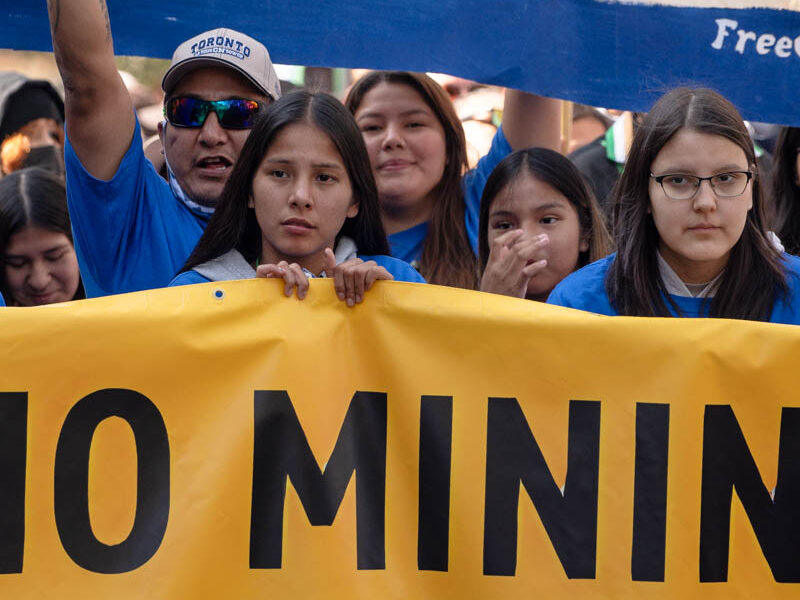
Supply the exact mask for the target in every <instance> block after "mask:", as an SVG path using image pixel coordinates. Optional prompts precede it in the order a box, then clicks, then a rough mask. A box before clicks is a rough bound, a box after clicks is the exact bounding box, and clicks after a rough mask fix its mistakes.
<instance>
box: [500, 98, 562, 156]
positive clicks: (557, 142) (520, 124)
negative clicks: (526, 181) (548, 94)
mask: <svg viewBox="0 0 800 600" xmlns="http://www.w3.org/2000/svg"><path fill="white" fill-rule="evenodd" d="M503 133H505V136H506V139H507V140H508V143H509V144H510V145H511V147H512V148H513V149H514V150H521V149H523V148H531V147H534V146H538V147H540V148H550V149H551V150H555V151H556V152H560V151H561V100H555V99H553V98H545V97H544V96H536V95H534V94H528V93H526V92H520V91H518V90H512V89H507V90H506V99H505V105H504V106H503Z"/></svg>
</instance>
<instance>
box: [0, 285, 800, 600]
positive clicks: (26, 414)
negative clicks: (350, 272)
mask: <svg viewBox="0 0 800 600" xmlns="http://www.w3.org/2000/svg"><path fill="white" fill-rule="evenodd" d="M0 347H2V348H3V351H2V352H3V355H2V365H3V368H2V371H1V372H2V375H1V376H0V597H3V598H15V599H17V600H26V599H34V598H35V599H37V600H38V599H40V598H52V597H63V598H85V599H88V600H91V599H101V598H115V599H118V600H127V599H134V598H136V599H139V598H154V599H155V598H158V599H162V598H163V599H167V598H209V599H211V598H223V597H224V598H243V599H246V598H289V599H291V598H328V599H331V600H336V599H340V598H341V599H350V598H387V599H397V600H400V599H406V598H419V599H428V598H429V599H437V600H440V599H451V600H456V599H462V598H522V597H540V598H559V597H563V598H570V597H580V598H584V599H589V600H591V599H601V598H655V599H666V598H686V599H690V600H691V599H698V600H699V599H703V600H714V599H723V598H724V599H729V598H770V599H774V600H780V599H789V598H797V596H798V593H799V592H800V460H799V459H798V457H800V400H799V399H798V393H797V381H796V379H797V377H796V373H797V364H798V362H799V361H800V329H798V328H795V327H790V326H782V325H770V324H762V323H751V322H733V321H725V320H694V319H692V320H678V319H644V318H609V317H598V316H594V315H590V314H586V313H578V312H574V311H571V310H568V309H563V308H557V307H550V306H546V305H541V304H538V303H536V302H529V301H522V300H516V299H510V298H505V297H501V296H493V295H488V294H480V293H476V292H466V291H461V290H453V289H448V288H440V287H435V286H421V285H414V284H401V283H391V282H379V283H377V284H376V286H375V289H373V290H372V291H370V292H369V294H368V295H367V298H366V300H365V302H364V303H363V304H362V305H359V306H357V307H355V308H353V309H348V308H347V307H346V306H345V305H344V304H343V303H342V302H340V301H338V300H337V299H336V298H335V295H334V293H333V288H332V285H331V282H330V281H313V282H312V285H311V290H310V293H309V296H308V298H307V299H305V300H304V301H298V300H297V299H296V298H292V299H287V298H285V297H283V296H282V287H281V284H279V283H278V282H274V281H264V280H259V281H239V282H227V283H222V284H207V285H201V286H190V287H184V288H174V289H164V290H156V291H151V292H143V293H138V294H131V295H126V296H115V297H109V298H101V299H95V300H87V301H81V302H79V303H71V304H62V305H52V306H48V307H41V308H32V309H25V308H7V309H3V310H2V311H0Z"/></svg>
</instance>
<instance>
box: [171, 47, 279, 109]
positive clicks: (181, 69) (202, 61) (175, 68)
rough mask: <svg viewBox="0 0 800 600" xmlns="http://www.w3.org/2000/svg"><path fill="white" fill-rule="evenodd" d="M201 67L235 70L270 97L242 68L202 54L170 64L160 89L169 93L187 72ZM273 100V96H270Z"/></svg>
mask: <svg viewBox="0 0 800 600" xmlns="http://www.w3.org/2000/svg"><path fill="white" fill-rule="evenodd" d="M203 67H223V68H226V69H230V70H231V71H236V72H237V73H239V74H240V75H241V76H242V77H244V78H245V79H246V80H247V81H248V82H249V83H250V85H252V86H253V87H254V88H255V89H257V90H258V91H259V92H261V93H262V94H264V95H265V96H268V97H270V98H272V94H270V93H269V92H268V91H267V90H265V89H264V88H263V87H262V86H261V84H259V83H258V82H257V81H256V80H255V79H253V78H252V77H250V75H248V74H247V72H245V71H244V69H240V68H239V67H237V66H236V65H234V64H232V63H230V62H228V61H227V60H222V59H220V58H215V57H213V56H203V57H194V56H193V57H191V58H187V59H186V60H182V61H181V62H179V63H177V64H175V65H172V66H171V67H170V68H169V70H168V71H167V72H166V73H165V74H164V79H162V80H161V89H162V90H164V92H165V93H167V94H169V93H170V92H171V91H172V90H173V88H174V87H175V86H176V85H178V82H179V81H180V80H181V79H182V78H183V77H185V76H186V75H187V74H189V73H191V72H192V71H194V70H195V69H201V68H203ZM272 100H275V98H272Z"/></svg>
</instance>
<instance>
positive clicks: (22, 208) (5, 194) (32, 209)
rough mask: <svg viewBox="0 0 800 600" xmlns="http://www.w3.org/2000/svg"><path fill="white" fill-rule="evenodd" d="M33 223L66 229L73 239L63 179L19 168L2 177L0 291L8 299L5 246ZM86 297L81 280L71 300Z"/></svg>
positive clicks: (70, 240) (60, 229) (0, 184)
mask: <svg viewBox="0 0 800 600" xmlns="http://www.w3.org/2000/svg"><path fill="white" fill-rule="evenodd" d="M31 226H33V227H40V228H42V229H46V230H48V231H54V232H55V233H63V234H64V235H65V236H66V237H67V239H68V240H69V242H70V244H72V243H73V242H72V227H71V225H70V221H69V212H68V211H67V191H66V189H65V187H64V182H63V180H61V178H59V177H58V176H56V175H55V174H53V173H51V172H50V171H46V170H45V169H42V168H39V167H30V168H27V169H20V170H19V171H14V172H13V173H10V174H8V175H6V176H5V177H3V178H0V293H2V294H3V296H5V298H6V299H7V300H8V299H10V298H11V296H12V294H11V290H10V289H9V288H8V281H6V268H5V258H4V257H5V250H6V248H7V247H8V244H9V242H10V241H11V237H12V236H13V235H15V234H16V233H18V232H20V231H22V230H23V229H25V228H26V227H31ZM85 297H86V294H85V293H84V291H83V283H80V284H78V290H77V291H76V292H75V296H74V297H73V298H71V300H79V299H82V298H85Z"/></svg>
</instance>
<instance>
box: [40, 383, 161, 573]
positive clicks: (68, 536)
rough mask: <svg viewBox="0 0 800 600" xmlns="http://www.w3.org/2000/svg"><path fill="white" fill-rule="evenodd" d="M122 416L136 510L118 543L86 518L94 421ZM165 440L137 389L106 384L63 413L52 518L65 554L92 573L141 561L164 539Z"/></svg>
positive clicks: (126, 567) (158, 418) (124, 568)
mask: <svg viewBox="0 0 800 600" xmlns="http://www.w3.org/2000/svg"><path fill="white" fill-rule="evenodd" d="M109 417H120V418H122V419H125V421H127V422H128V425H130V427H131V429H132V430H133V435H134V438H135V440H136V454H137V486H136V515H135V517H134V521H133V527H132V528H131V532H130V534H128V537H127V538H126V539H125V540H123V541H122V542H121V543H119V544H114V545H108V544H104V543H102V542H101V541H99V540H98V539H97V538H96V537H95V536H94V533H93V532H92V527H91V523H90V521H89V450H90V448H91V445H92V438H93V437H94V432H95V429H97V426H98V425H99V424H100V423H101V422H102V421H104V420H105V419H107V418H109ZM169 472H170V464H169V440H168V438H167V429H166V427H165V426H164V420H163V419H162V417H161V414H160V413H159V411H158V409H157V408H156V406H155V405H154V404H153V403H152V402H151V401H150V400H149V399H148V398H146V397H145V396H143V395H142V394H140V393H138V392H134V391H132V390H125V389H105V390H100V391H97V392H94V393H92V394H89V395H88V396H86V397H85V398H83V399H82V400H80V401H79V402H78V403H77V404H76V405H75V406H73V407H72V409H71V410H70V411H69V414H67V418H66V419H65V421H64V426H63V427H62V428H61V435H60V436H59V438H58V446H57V447H56V460H55V517H56V525H57V527H58V535H59V536H60V538H61V544H62V545H63V546H64V550H66V552H67V554H69V556H70V558H72V560H73V561H75V563H76V564H78V565H80V566H81V567H83V568H84V569H87V570H89V571H94V572H96V573H125V572H127V571H132V570H134V569H136V568H138V567H140V566H141V565H143V564H144V563H146V562H147V561H148V560H149V559H150V558H151V557H152V556H153V555H154V554H155V553H156V551H157V550H158V548H159V546H160V545H161V541H162V539H163V538H164V531H165V530H166V528H167V519H168V517H169V501H170V498H169V494H170V490H169Z"/></svg>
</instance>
